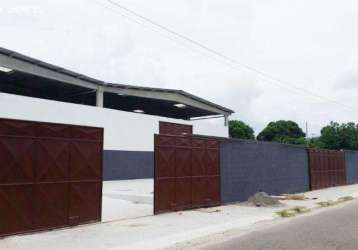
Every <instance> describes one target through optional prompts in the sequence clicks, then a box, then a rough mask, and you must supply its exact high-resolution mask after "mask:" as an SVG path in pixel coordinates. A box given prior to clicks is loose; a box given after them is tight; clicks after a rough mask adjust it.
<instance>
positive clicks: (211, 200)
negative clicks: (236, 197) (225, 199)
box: [207, 176, 220, 206]
mask: <svg viewBox="0 0 358 250" xmlns="http://www.w3.org/2000/svg"><path fill="white" fill-rule="evenodd" d="M207 180H208V206H215V205H218V204H220V176H210V177H208V179H207Z"/></svg>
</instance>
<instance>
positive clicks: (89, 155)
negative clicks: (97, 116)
mask: <svg viewBox="0 0 358 250" xmlns="http://www.w3.org/2000/svg"><path fill="white" fill-rule="evenodd" d="M70 149H71V150H70V152H71V153H70V166H71V167H70V179H71V180H101V178H102V172H101V168H99V167H98V166H100V165H101V160H102V159H101V154H99V152H101V150H102V149H101V145H99V144H98V143H97V142H87V141H76V142H72V143H71V145H70Z"/></svg>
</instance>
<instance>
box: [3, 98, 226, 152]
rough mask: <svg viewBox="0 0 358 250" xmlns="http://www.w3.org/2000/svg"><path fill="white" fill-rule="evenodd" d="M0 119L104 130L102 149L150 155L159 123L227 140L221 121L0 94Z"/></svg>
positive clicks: (222, 121)
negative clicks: (195, 119) (164, 122)
mask: <svg viewBox="0 0 358 250" xmlns="http://www.w3.org/2000/svg"><path fill="white" fill-rule="evenodd" d="M0 117H1V118H11V119H20V120H31V121H40V122H55V123H64V124H74V125H85V126H95V127H103V128H104V149H106V150H129V151H153V150H154V149H153V148H154V134H155V133H158V132H159V121H169V122H175V123H182V124H193V126H194V133H195V134H202V135H211V136H221V137H228V127H225V126H224V120H223V119H221V118H220V119H213V120H200V121H184V120H178V119H168V118H164V117H159V116H151V115H144V114H136V113H132V112H124V111H118V110H111V109H103V108H97V107H91V106H85V105H77V104H70V103H63V102H57V101H49V100H43V99H37V98H30V97H23V96H17V95H9V94H4V93H0Z"/></svg>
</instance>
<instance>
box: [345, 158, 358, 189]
mask: <svg viewBox="0 0 358 250" xmlns="http://www.w3.org/2000/svg"><path fill="white" fill-rule="evenodd" d="M345 158H346V177H347V184H356V183H358V151H345Z"/></svg>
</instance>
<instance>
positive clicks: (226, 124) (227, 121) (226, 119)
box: [224, 115, 229, 127]
mask: <svg viewBox="0 0 358 250" xmlns="http://www.w3.org/2000/svg"><path fill="white" fill-rule="evenodd" d="M224 125H225V127H227V126H229V116H228V115H225V116H224Z"/></svg>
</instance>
